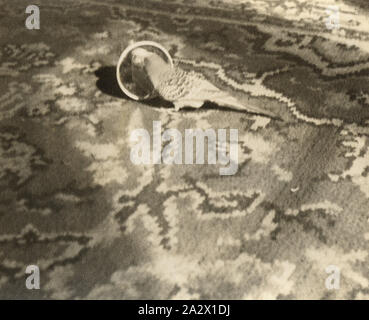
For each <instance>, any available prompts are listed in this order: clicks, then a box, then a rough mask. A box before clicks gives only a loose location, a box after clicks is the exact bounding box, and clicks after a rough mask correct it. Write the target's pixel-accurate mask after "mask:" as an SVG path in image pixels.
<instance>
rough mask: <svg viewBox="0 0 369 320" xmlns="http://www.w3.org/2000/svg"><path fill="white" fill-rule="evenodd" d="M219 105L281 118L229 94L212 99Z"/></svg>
mask: <svg viewBox="0 0 369 320" xmlns="http://www.w3.org/2000/svg"><path fill="white" fill-rule="evenodd" d="M211 102H213V103H216V104H217V105H219V106H224V107H228V108H231V109H234V110H238V111H245V112H249V113H253V114H258V115H264V116H268V117H270V118H275V119H279V117H278V116H277V115H276V114H274V113H273V112H271V111H269V110H264V109H261V108H258V107H255V106H251V105H249V104H248V105H245V104H242V103H240V102H239V101H238V100H237V99H236V98H234V97H232V96H229V95H218V96H216V97H214V99H212V100H211Z"/></svg>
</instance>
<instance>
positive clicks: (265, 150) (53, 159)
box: [0, 0, 369, 299]
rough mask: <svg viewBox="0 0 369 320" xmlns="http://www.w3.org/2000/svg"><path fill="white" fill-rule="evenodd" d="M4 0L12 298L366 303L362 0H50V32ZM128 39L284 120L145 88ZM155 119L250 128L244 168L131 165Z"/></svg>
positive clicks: (1, 53) (0, 214) (4, 165)
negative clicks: (168, 98) (118, 72)
mask: <svg viewBox="0 0 369 320" xmlns="http://www.w3.org/2000/svg"><path fill="white" fill-rule="evenodd" d="M0 3H1V6H2V10H1V11H0V21H1V23H0V34H1V37H0V42H1V46H0V142H1V143H0V190H1V192H0V298H2V299H19V298H24V299H38V298H42V299H96V298H97V299H368V298H369V255H368V253H369V246H368V244H369V242H368V241H369V175H368V174H369V170H368V169H369V128H368V125H369V78H368V75H369V71H368V70H369V32H368V30H369V17H368V15H369V8H368V5H365V1H348V0H347V1H336V2H332V1H331V2H329V1H326V2H325V1H319V2H318V1H308V0H289V1H282V0H274V1H273V0H270V1H267V0H249V1H243V0H232V1H225V0H223V1H217V0H213V1H211V0H192V1H189V0H186V1H185V0H178V1H174V0H173V1H169V0H166V1H165V0H157V1H154V0H137V1H133V0H119V1H118V0H116V1H111V0H109V1H105V2H104V3H101V2H98V1H87V0H86V1H84V0H78V1H71V0H62V1H44V0H42V1H41V0H40V1H38V4H39V6H40V12H41V29H40V30H27V29H26V28H25V25H24V22H25V19H26V17H27V15H26V13H25V7H26V6H27V5H28V1H19V0H12V1H4V0H1V1H0ZM330 3H331V4H332V3H333V4H336V5H338V6H339V7H340V29H334V30H329V29H327V27H326V25H325V19H326V16H327V14H326V12H325V10H326V7H327V5H328V4H330ZM363 3H364V4H363ZM130 40H135V41H138V40H152V41H156V42H159V43H160V44H162V45H163V46H164V47H166V48H167V49H168V50H169V51H170V53H171V55H172V56H173V57H174V58H175V60H176V62H177V63H179V64H180V66H181V67H183V68H185V69H188V70H196V71H199V72H201V73H202V74H203V75H204V76H205V77H206V78H208V79H210V80H211V81H212V82H213V83H214V84H216V85H217V86H218V87H221V88H223V89H224V90H227V91H228V92H230V93H232V94H233V95H234V96H235V97H237V98H238V99H239V100H240V101H242V102H244V103H249V104H252V105H255V106H258V107H260V108H263V109H265V110H270V111H273V112H274V113H276V114H277V115H278V116H279V117H280V118H281V119H282V120H274V119H270V118H267V117H262V116H257V115H252V114H247V113H240V112H234V111H231V110H225V109H224V108H219V109H218V108H215V107H212V108H210V107H209V108H204V109H200V110H190V109H189V110H181V111H180V112H175V111H174V110H171V109H168V108H167V107H163V106H162V105H161V104H160V103H158V102H153V103H148V104H145V103H140V102H135V101H132V100H130V99H129V98H127V97H126V96H125V95H124V94H123V93H122V92H121V90H120V89H119V87H118V85H117V82H116V79H115V66H116V63H117V61H118V58H119V55H120V53H121V52H122V50H123V49H124V48H125V47H126V46H127V45H128V43H129V41H130ZM153 121H161V123H162V125H163V129H164V128H178V129H179V130H184V128H202V129H206V128H213V129H218V128H236V129H238V130H239V150H240V152H239V169H238V172H237V174H235V175H234V176H220V175H219V174H218V170H219V166H218V165H173V166H170V165H142V166H136V165H133V164H132V162H131V161H130V158H129V154H130V148H131V145H130V141H129V134H130V132H131V131H132V130H133V129H135V128H146V129H148V130H150V131H151V130H152V122H153ZM30 264H35V265H37V266H39V268H40V277H41V284H40V286H41V288H40V290H28V289H27V288H26V286H25V279H26V274H25V270H26V267H27V266H28V265H30ZM330 265H333V266H336V267H337V268H339V270H340V286H339V289H337V290H328V289H327V288H326V285H325V281H326V279H327V277H328V276H329V274H328V273H327V272H326V268H327V267H328V266H330Z"/></svg>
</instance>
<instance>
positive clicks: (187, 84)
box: [132, 48, 275, 117]
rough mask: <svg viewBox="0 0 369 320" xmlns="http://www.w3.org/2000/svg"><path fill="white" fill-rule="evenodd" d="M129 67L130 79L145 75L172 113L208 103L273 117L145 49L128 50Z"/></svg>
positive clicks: (202, 77) (198, 75) (199, 75)
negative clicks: (130, 55) (130, 54)
mask: <svg viewBox="0 0 369 320" xmlns="http://www.w3.org/2000/svg"><path fill="white" fill-rule="evenodd" d="M132 65H133V67H132V72H137V74H138V75H139V76H135V75H133V78H134V79H136V81H139V79H140V78H142V79H143V78H145V76H144V75H147V78H148V79H150V82H151V84H152V87H153V88H154V90H155V91H156V94H157V95H159V96H161V97H162V98H163V99H165V100H167V101H170V102H172V103H173V104H174V107H175V109H176V110H179V109H181V108H183V107H192V108H200V107H201V106H203V104H204V103H205V102H206V101H209V102H212V103H215V104H217V105H219V106H224V107H229V108H232V109H236V110H241V111H246V112H250V113H254V114H262V115H267V116H270V117H275V115H274V114H273V113H272V112H270V111H267V110H262V109H259V108H257V107H254V106H249V105H244V104H241V103H240V102H239V101H238V100H237V99H235V98H234V97H232V96H231V95H230V94H229V93H227V92H225V91H222V90H220V89H219V88H217V87H216V86H214V85H213V84H212V83H211V82H209V81H208V80H207V79H205V77H204V76H203V75H202V74H200V73H197V72H194V71H191V72H187V71H185V70H182V69H180V68H179V67H177V66H175V67H173V68H172V67H171V66H170V64H169V63H167V62H166V61H165V60H164V59H163V58H162V57H160V56H159V55H158V54H156V53H153V52H150V51H148V50H146V49H143V48H137V49H134V50H133V51H132ZM147 78H145V81H147ZM146 86H147V84H146Z"/></svg>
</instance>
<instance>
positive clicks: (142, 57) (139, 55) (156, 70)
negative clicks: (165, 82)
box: [131, 48, 170, 87]
mask: <svg viewBox="0 0 369 320" xmlns="http://www.w3.org/2000/svg"><path fill="white" fill-rule="evenodd" d="M131 55H132V58H131V61H132V64H133V65H134V67H136V68H137V69H140V70H143V71H144V72H145V73H146V74H147V75H148V77H149V78H150V80H151V82H152V84H153V85H154V87H155V85H156V84H157V83H158V81H159V78H160V75H161V73H162V72H165V71H166V70H167V69H168V68H170V65H169V64H168V63H167V62H166V61H165V60H164V59H163V58H162V57H161V56H159V55H158V54H156V53H153V52H150V51H148V50H146V49H143V48H136V49H134V50H132V52H131Z"/></svg>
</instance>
